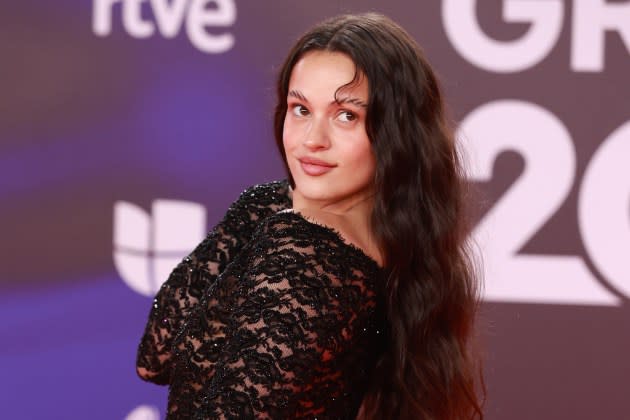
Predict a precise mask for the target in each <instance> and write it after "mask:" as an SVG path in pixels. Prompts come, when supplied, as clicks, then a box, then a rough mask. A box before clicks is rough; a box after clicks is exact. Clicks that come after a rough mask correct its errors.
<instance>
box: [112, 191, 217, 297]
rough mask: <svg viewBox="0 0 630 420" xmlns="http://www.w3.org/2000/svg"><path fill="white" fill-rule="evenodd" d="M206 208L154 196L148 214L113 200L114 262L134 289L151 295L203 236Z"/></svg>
mask: <svg viewBox="0 0 630 420" xmlns="http://www.w3.org/2000/svg"><path fill="white" fill-rule="evenodd" d="M205 233H206V210H205V208H204V207H203V206H202V205H200V204H198V203H192V202H188V201H176V200H155V201H154V202H153V204H152V208H151V214H147V213H146V212H145V211H144V210H143V209H142V208H140V207H138V206H137V205H135V204H132V203H129V202H126V201H118V202H116V203H115V204H114V265H115V266H116V269H117V270H118V273H119V275H120V276H121V277H122V279H123V281H124V282H125V283H126V284H127V285H128V286H129V287H130V288H131V289H133V290H134V291H136V292H138V293H140V294H142V295H146V296H153V295H154V294H155V293H156V292H157V291H158V289H159V288H160V286H161V285H162V283H163V282H164V281H165V280H166V279H167V277H168V275H169V273H170V272H171V271H172V270H173V268H174V267H175V266H176V265H177V264H178V263H179V262H180V261H181V259H182V258H183V257H184V256H185V255H187V254H189V253H190V251H192V249H193V248H194V247H195V246H196V245H197V244H198V243H199V242H201V240H202V239H203V238H204V236H205Z"/></svg>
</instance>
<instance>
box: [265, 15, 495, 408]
mask: <svg viewBox="0 0 630 420" xmlns="http://www.w3.org/2000/svg"><path fill="white" fill-rule="evenodd" d="M314 50H319V51H322V50H323V51H330V52H340V53H343V54H346V55H347V56H348V57H350V58H351V59H352V60H353V62H354V63H355V65H356V73H355V79H354V80H353V81H351V82H350V83H354V82H355V81H356V80H358V78H359V77H362V76H365V77H366V78H367V80H368V85H369V98H368V108H367V121H366V131H367V134H368V137H369V138H370V141H371V144H372V149H373V152H374V155H375V157H376V162H377V163H376V173H375V180H374V183H375V191H376V193H375V198H374V208H373V213H372V228H373V231H374V233H375V235H376V238H377V239H378V241H379V245H380V247H381V251H382V252H383V255H384V257H385V268H386V270H387V274H388V275H387V279H386V282H385V284H384V289H383V293H384V300H385V308H386V313H387V320H388V328H389V331H388V334H389V342H388V343H387V347H386V349H385V352H384V354H383V356H382V357H381V358H380V360H379V361H378V363H377V367H376V371H375V373H374V378H375V380H374V382H373V384H372V385H371V388H370V389H369V391H368V393H367V395H366V397H365V398H364V402H363V407H362V410H361V413H360V417H363V418H374V419H380V418H399V419H468V418H483V413H482V409H481V402H480V396H479V391H478V388H479V386H478V382H479V379H481V378H480V373H479V372H480V371H479V370H478V369H479V366H478V362H477V357H476V356H475V354H474V353H473V351H472V337H473V333H474V321H475V317H476V313H477V309H478V302H479V291H478V281H477V275H476V274H475V270H474V264H473V261H472V259H471V253H470V251H469V249H468V247H467V234H468V225H467V222H466V220H467V218H466V215H467V211H466V208H465V202H466V198H467V193H466V188H465V185H466V183H465V178H464V174H463V173H462V163H461V162H460V157H459V155H458V151H457V147H456V143H455V139H454V134H453V130H452V128H451V124H450V123H449V120H448V118H447V116H446V111H445V105H444V103H443V94H442V92H441V90H440V86H439V83H438V81H437V78H436V76H435V74H434V72H433V70H432V69H431V66H430V65H429V64H428V62H427V61H426V59H425V57H424V54H423V52H422V51H421V49H420V47H419V46H418V45H417V43H416V42H415V41H414V40H413V39H412V38H411V36H410V35H409V34H408V33H407V32H405V31H404V30H403V29H402V28H401V27H400V26H398V25H397V24H396V23H394V22H393V21H391V20H390V19H389V18H387V17H385V16H382V15H379V14H374V13H368V14H362V15H344V16H339V17H336V18H333V19H330V20H327V21H325V22H323V23H321V24H319V25H317V26H315V27H314V28H313V29H312V30H310V31H309V32H307V33H306V34H305V35H303V36H302V37H301V38H300V39H299V40H298V41H297V43H296V44H295V46H294V47H293V49H292V50H291V51H290V52H289V55H288V57H287V59H286V61H285V63H284V65H283V67H282V69H281V72H280V75H279V78H278V85H277V95H278V103H277V106H276V110H275V121H274V130H275V137H276V142H277V145H278V148H279V150H280V153H281V154H282V156H283V158H284V161H285V165H286V156H285V153H284V148H283V145H282V135H283V125H284V117H285V115H286V112H287V93H288V86H289V79H290V76H291V72H292V70H293V67H294V66H295V64H296V63H297V62H298V61H299V59H300V58H301V57H303V56H304V54H306V53H308V52H309V51H314ZM342 88H343V87H342ZM287 173H289V179H290V182H291V184H292V185H293V186H295V185H294V183H293V180H292V178H291V176H290V172H289V171H288V168H287ZM481 382H482V381H481ZM481 388H482V389H483V386H481Z"/></svg>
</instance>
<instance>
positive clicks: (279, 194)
mask: <svg viewBox="0 0 630 420" xmlns="http://www.w3.org/2000/svg"><path fill="white" fill-rule="evenodd" d="M290 201H291V187H290V186H289V182H288V181H287V180H286V179H283V180H278V181H271V182H265V183H262V184H254V185H251V186H249V187H247V188H246V189H245V190H244V191H243V192H241V194H240V195H239V197H238V200H237V201H236V203H239V204H241V205H242V204H256V205H265V204H274V203H279V202H283V203H290Z"/></svg>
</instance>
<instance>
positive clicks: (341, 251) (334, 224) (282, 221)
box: [257, 209, 380, 272]
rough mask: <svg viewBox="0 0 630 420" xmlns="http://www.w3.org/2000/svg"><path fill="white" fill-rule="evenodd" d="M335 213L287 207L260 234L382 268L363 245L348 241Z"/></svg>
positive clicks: (263, 225) (262, 226) (267, 221)
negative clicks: (297, 209) (341, 230)
mask: <svg viewBox="0 0 630 420" xmlns="http://www.w3.org/2000/svg"><path fill="white" fill-rule="evenodd" d="M339 226H340V225H339V221H338V220H335V218H334V216H330V215H326V214H320V213H318V212H313V211H304V210H300V211H296V210H293V209H285V210H282V211H279V212H277V213H275V214H273V215H271V216H269V217H267V218H266V219H265V220H264V221H262V223H261V224H260V225H259V228H258V232H257V234H258V235H259V236H260V237H263V238H272V239H275V240H278V241H280V242H281V243H282V244H283V246H285V247H286V246H298V247H300V248H310V249H314V250H317V251H318V252H321V253H322V254H335V255H340V256H343V257H344V258H346V259H347V261H351V262H353V264H354V265H356V268H364V269H366V270H367V271H370V272H372V271H379V270H380V266H379V264H378V263H377V261H376V260H375V259H374V258H373V257H371V256H369V255H368V254H367V253H366V252H365V251H364V250H363V249H362V248H360V247H359V246H357V245H355V244H353V243H352V242H350V241H348V240H347V239H346V238H345V237H344V235H343V234H342V233H341V232H340V230H339V229H338V227H339Z"/></svg>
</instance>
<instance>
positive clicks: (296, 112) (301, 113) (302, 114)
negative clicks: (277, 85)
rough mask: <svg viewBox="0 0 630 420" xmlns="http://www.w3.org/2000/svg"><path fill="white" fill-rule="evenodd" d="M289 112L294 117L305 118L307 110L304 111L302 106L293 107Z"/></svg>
mask: <svg viewBox="0 0 630 420" xmlns="http://www.w3.org/2000/svg"><path fill="white" fill-rule="evenodd" d="M291 112H293V115H295V116H297V117H305V116H307V115H308V109H306V108H305V107H304V106H302V105H294V106H293V107H292V108H291Z"/></svg>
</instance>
